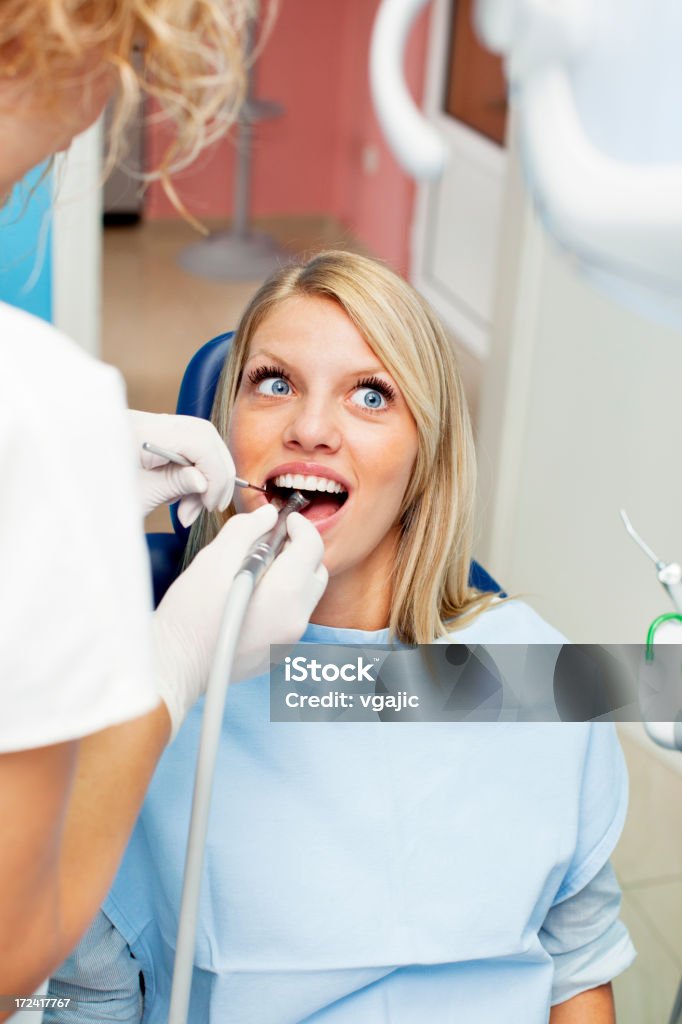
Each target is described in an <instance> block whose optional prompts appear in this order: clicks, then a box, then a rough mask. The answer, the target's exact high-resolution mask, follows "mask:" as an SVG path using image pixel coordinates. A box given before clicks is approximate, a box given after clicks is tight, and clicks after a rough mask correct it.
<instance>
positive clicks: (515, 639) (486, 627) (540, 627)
mask: <svg viewBox="0 0 682 1024" xmlns="http://www.w3.org/2000/svg"><path fill="white" fill-rule="evenodd" d="M451 639H456V640H457V642H458V643H465V644H565V643H568V641H567V639H566V637H565V636H564V635H563V634H562V633H560V632H559V630H558V629H555V627H554V626H552V625H550V623H549V622H547V621H546V620H545V619H543V618H542V616H541V615H538V613H537V612H536V611H535V610H534V609H533V608H531V607H530V605H528V604H526V603H525V602H524V601H519V600H517V599H516V598H510V599H508V600H501V601H495V602H494V603H493V604H491V605H490V606H489V607H488V608H487V609H486V610H485V611H484V612H481V614H480V615H479V616H478V617H477V618H476V619H474V621H473V622H468V623H465V624H464V625H462V626H461V627H459V628H458V627H457V621H456V620H453V622H451V623H450V632H449V634H448V636H447V637H442V638H441V640H440V641H439V642H440V643H449V642H450V641H451Z"/></svg>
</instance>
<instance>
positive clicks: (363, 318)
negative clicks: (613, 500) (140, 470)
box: [185, 251, 496, 643]
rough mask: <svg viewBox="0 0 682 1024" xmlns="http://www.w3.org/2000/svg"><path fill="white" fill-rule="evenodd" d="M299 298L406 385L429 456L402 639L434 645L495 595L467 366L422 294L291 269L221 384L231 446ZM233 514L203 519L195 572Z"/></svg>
mask: <svg viewBox="0 0 682 1024" xmlns="http://www.w3.org/2000/svg"><path fill="white" fill-rule="evenodd" d="M291 296H313V297H321V298H326V299H332V300H333V301H334V302H336V303H338V304H339V306H341V308H342V309H343V310H344V312H345V313H346V314H347V316H348V317H349V318H350V319H351V320H352V322H353V323H354V325H355V326H356V327H357V329H358V330H359V332H360V333H361V334H362V336H363V338H364V339H365V341H366V342H367V344H368V345H369V347H370V348H371V349H372V351H373V352H374V354H375V355H376V356H377V357H378V358H379V359H380V360H381V362H382V363H383V365H384V366H385V367H386V369H387V370H388V372H389V373H390V374H391V376H392V377H393V378H394V380H395V381H396V382H397V384H398V386H399V388H400V390H401V392H402V394H403V396H404V398H405V401H406V403H407V405H408V407H409V409H410V412H411V413H412V416H413V417H414V420H415V423H416V425H417V431H418V439H419V440H418V449H417V457H416V460H415V465H414V471H413V474H412V479H411V481H410V484H409V486H408V488H407V491H406V493H405V495H404V498H403V503H402V507H401V509H400V511H399V522H400V526H401V530H400V538H399V541H398V549H397V552H396V558H395V564H394V568H393V573H392V576H391V578H389V579H387V580H386V586H387V587H390V589H391V613H390V622H389V623H388V625H389V629H390V632H391V635H392V636H394V637H396V638H397V639H399V640H401V641H403V642H405V643H431V642H432V641H433V640H434V639H436V638H437V637H439V636H445V635H447V633H448V632H449V631H450V630H452V622H453V620H454V619H456V620H457V624H458V626H459V625H463V624H464V623H466V622H470V621H471V620H472V619H474V618H475V617H476V616H477V615H478V614H480V612H482V611H483V610H484V609H485V608H487V607H488V605H490V604H491V602H492V601H494V600H495V599H496V597H495V595H491V594H481V593H480V592H479V591H477V590H474V589H473V588H472V587H470V586H469V566H470V562H471V547H472V529H473V508H474V495H475V487H476V459H475V453H474V444H473V438H472V432H471V423H470V419H469V413H468V409H467V404H466V398H465V395H464V389H463V386H462V380H461V377H460V373H459V369H458V366H457V360H456V358H455V354H454V351H453V348H452V345H451V343H450V342H449V340H448V338H447V337H446V335H445V332H444V331H443V328H442V327H441V325H440V323H439V322H438V320H437V319H436V317H435V316H434V314H433V313H432V311H431V310H430V308H429V307H428V305H427V304H426V302H425V301H424V300H423V299H422V298H421V296H419V295H418V294H417V292H416V291H415V290H414V289H413V288H412V287H411V286H410V285H409V284H407V282H406V281H404V280H403V279H402V278H400V277H398V276H397V274H394V273H393V272H392V271H391V270H389V269H388V268H387V267H385V266H384V265H383V264H381V263H378V262H376V261H375V260H371V259H368V258H366V257H364V256H358V255H355V254H352V253H348V252H340V251H329V252H323V253H320V254H318V255H317V256H314V257H313V258H312V259H310V260H309V261H308V262H306V263H304V264H302V265H297V266H289V267H285V268H284V269H283V270H280V271H278V272H277V273H275V274H274V275H273V276H272V277H271V278H269V280H268V281H266V282H265V284H264V285H263V286H262V287H261V288H260V289H259V291H258V292H257V293H256V295H255V296H254V297H253V299H252V300H251V302H250V303H249V305H248V307H247V308H246V310H245V312H244V314H243V316H242V318H241V321H240V323H239V326H238V328H237V332H236V335H235V338H234V341H233V344H232V348H231V352H230V356H229V359H228V360H227V362H226V364H225V367H224V369H223V372H222V375H221V377H220V380H219V382H218V387H217V390H216V398H215V402H214V405H213V413H212V417H211V418H212V420H213V423H214V425H215V426H216V427H217V429H218V431H219V432H220V434H221V435H222V436H223V437H227V436H228V430H229V422H230V416H231V413H232V409H233V407H234V404H235V400H236V397H237V392H238V390H239V386H240V381H241V375H242V371H243V368H244V366H245V364H246V361H247V359H248V353H249V347H250V343H251V339H252V338H253V336H254V334H255V332H256V330H257V329H258V327H259V326H260V325H261V324H262V323H263V322H264V321H265V320H266V319H267V317H268V316H269V315H270V313H271V312H272V310H273V309H274V308H275V307H276V306H277V305H278V304H279V303H281V302H283V301H284V300H285V299H288V298H290V297H291ZM233 514H234V508H233V507H231V508H230V509H229V510H228V511H227V513H225V514H222V515H221V514H220V513H213V514H208V513H206V512H203V513H202V515H201V516H200V518H199V519H198V520H197V522H196V523H195V525H194V526H193V527H192V531H191V534H190V539H189V544H188V549H187V554H186V559H185V564H188V563H189V562H190V561H191V559H192V558H193V557H194V556H195V555H196V554H197V552H198V551H199V550H200V549H201V548H202V547H204V545H206V544H208V543H209V542H210V541H211V540H212V539H213V538H214V537H215V536H216V534H217V533H218V531H219V529H220V527H221V526H222V524H223V523H224V521H225V520H226V519H227V518H229V516H230V515H233Z"/></svg>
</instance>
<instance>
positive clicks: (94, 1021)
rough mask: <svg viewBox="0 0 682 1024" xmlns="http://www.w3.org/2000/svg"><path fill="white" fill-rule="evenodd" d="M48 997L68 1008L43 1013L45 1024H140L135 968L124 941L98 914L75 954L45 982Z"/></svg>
mask: <svg viewBox="0 0 682 1024" xmlns="http://www.w3.org/2000/svg"><path fill="white" fill-rule="evenodd" d="M48 995H49V996H50V997H51V998H55V999H64V998H68V999H70V1000H71V1005H70V1006H69V1007H67V1008H65V1009H64V1008H60V1007H51V1008H49V1009H48V1010H46V1011H45V1017H44V1022H45V1024H102V1022H103V1021H115V1022H116V1024H140V1021H141V1020H142V1011H143V999H142V992H141V990H140V969H139V967H138V966H137V962H136V961H135V960H134V959H133V957H132V956H131V954H130V948H129V946H128V943H127V942H126V941H125V939H124V938H123V936H122V935H121V934H120V932H118V931H117V930H116V928H114V926H113V924H112V923H111V921H110V920H109V918H108V917H107V916H106V915H105V914H104V913H103V912H102V911H100V912H99V913H98V915H97V917H96V918H95V920H94V921H93V922H92V924H91V925H90V927H89V928H88V930H87V932H86V933H85V935H84V936H83V938H82V939H81V941H80V942H79V944H78V945H77V946H76V949H75V950H74V952H73V953H72V954H71V956H70V957H69V958H68V960H65V961H64V963H63V964H62V966H61V967H60V968H59V969H58V970H57V972H56V973H55V974H54V976H53V977H52V978H50V986H49V989H48Z"/></svg>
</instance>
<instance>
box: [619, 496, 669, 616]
mask: <svg viewBox="0 0 682 1024" xmlns="http://www.w3.org/2000/svg"><path fill="white" fill-rule="evenodd" d="M620 517H621V519H622V520H623V524H624V526H625V529H626V530H627V531H628V533H629V534H630V536H631V537H632V539H633V540H634V542H635V543H636V544H637V545H639V547H640V548H641V549H642V551H643V552H644V554H645V555H646V556H647V557H648V558H650V559H651V561H652V562H653V563H654V565H655V566H656V576H657V578H658V582H659V583H660V584H661V585H662V586H663V587H664V588H665V590H666V591H667V592H668V597H669V598H670V600H671V601H672V603H673V605H674V607H675V611H677V612H682V568H681V567H680V566H679V565H678V563H677V562H664V561H663V559H662V558H659V557H658V555H656V554H654V552H653V551H652V549H651V548H650V547H649V545H648V544H647V543H646V541H644V540H643V539H642V538H641V537H640V535H639V534H638V533H637V531H636V530H635V528H634V526H633V525H632V523H631V522H630V519H629V517H628V514H627V512H626V511H625V509H624V508H622V509H621V510H620Z"/></svg>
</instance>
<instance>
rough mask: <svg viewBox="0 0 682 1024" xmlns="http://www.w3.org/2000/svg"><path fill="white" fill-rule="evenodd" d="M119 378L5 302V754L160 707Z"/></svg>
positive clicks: (1, 585) (0, 721) (1, 357)
mask: <svg viewBox="0 0 682 1024" xmlns="http://www.w3.org/2000/svg"><path fill="white" fill-rule="evenodd" d="M149 576H150V573H149V566H148V557H147V553H146V550H145V543H144V535H143V531H142V512H141V502H140V498H139V495H138V484H137V478H136V475H135V466H134V450H133V442H132V435H131V432H130V427H129V425H128V421H127V414H126V407H125V390H124V386H123V381H122V379H121V377H120V375H119V374H118V373H117V372H116V371H115V370H113V369H112V368H111V367H107V366H104V365H102V364H100V363H98V362H96V361H95V360H93V359H92V358H91V357H90V356H88V355H86V354H85V353H84V352H82V351H81V350H80V349H79V348H78V347H77V346H76V345H75V344H73V342H71V341H70V340H69V339H68V338H66V337H64V336H63V335H62V334H60V333H59V332H58V331H56V330H55V329H54V328H53V327H50V326H49V325H48V324H46V323H44V322H43V321H41V320H38V319H36V318H35V317H32V316H29V315H28V314H26V313H23V312H21V311H19V310H17V309H14V308H12V307H10V306H7V305H5V304H3V303H0V752H7V751H13V750H23V749H29V748H33V747H40V746H45V745H47V744H51V743H58V742H62V741H65V740H70V739H75V738H77V737H79V736H84V735H87V734H89V733H92V732H96V731H97V730H99V729H103V728H105V727H107V726H109V725H114V724H116V723H118V722H122V721H124V720H126V719H129V718H134V717H136V716H138V715H141V714H144V713H145V712H147V711H149V710H151V709H152V708H153V707H154V706H155V705H156V704H158V695H157V693H156V688H155V686H154V682H153V674H152V671H151V640H150V632H149V617H150V609H151V607H152V604H151V586H150V579H149Z"/></svg>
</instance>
